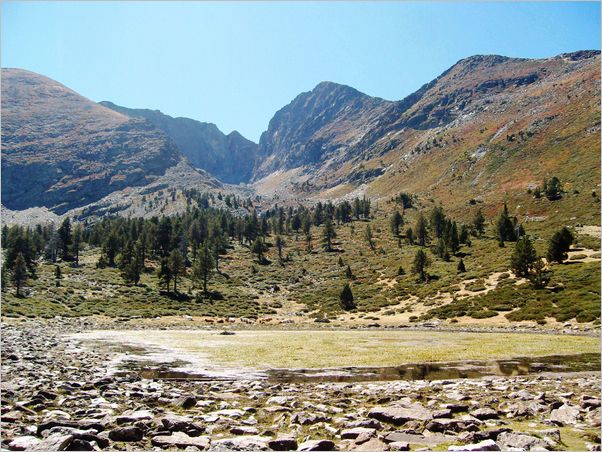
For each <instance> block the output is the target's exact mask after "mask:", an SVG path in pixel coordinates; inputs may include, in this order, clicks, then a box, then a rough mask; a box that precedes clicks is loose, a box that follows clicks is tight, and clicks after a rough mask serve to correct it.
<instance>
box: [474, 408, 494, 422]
mask: <svg viewBox="0 0 602 452" xmlns="http://www.w3.org/2000/svg"><path fill="white" fill-rule="evenodd" d="M470 414H471V415H472V416H474V417H476V418H477V419H480V420H481V421H484V420H487V419H497V418H499V414H498V412H497V411H496V410H494V409H493V408H478V409H476V410H474V411H471V412H470Z"/></svg>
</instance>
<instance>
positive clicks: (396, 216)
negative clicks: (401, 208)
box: [391, 210, 403, 238]
mask: <svg viewBox="0 0 602 452" xmlns="http://www.w3.org/2000/svg"><path fill="white" fill-rule="evenodd" d="M402 226H403V216H402V215H401V214H400V213H399V212H398V211H397V210H396V211H395V212H394V213H393V216H392V217H391V233H392V234H393V237H395V238H399V228H401V227H402Z"/></svg>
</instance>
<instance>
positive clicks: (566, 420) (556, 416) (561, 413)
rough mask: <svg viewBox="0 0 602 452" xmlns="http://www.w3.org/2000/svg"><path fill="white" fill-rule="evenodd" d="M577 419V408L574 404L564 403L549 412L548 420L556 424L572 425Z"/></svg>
mask: <svg viewBox="0 0 602 452" xmlns="http://www.w3.org/2000/svg"><path fill="white" fill-rule="evenodd" d="M578 420H579V408H577V407H575V406H571V405H567V404H564V405H562V406H561V407H560V408H557V409H555V410H552V412H551V413H550V421H552V422H553V423H555V424H558V425H574V424H576V423H577V422H578Z"/></svg>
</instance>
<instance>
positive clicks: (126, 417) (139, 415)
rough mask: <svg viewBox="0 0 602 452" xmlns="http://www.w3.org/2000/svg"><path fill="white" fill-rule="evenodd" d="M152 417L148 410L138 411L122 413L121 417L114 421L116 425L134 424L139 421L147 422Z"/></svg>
mask: <svg viewBox="0 0 602 452" xmlns="http://www.w3.org/2000/svg"><path fill="white" fill-rule="evenodd" d="M153 417H154V414H153V412H152V411H150V410H138V411H133V412H131V413H124V414H122V415H121V416H117V418H116V419H115V420H116V421H117V423H118V424H120V425H121V424H134V423H135V422H139V421H149V420H151V419H152V418H153Z"/></svg>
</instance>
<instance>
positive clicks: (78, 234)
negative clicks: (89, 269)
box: [72, 224, 82, 267]
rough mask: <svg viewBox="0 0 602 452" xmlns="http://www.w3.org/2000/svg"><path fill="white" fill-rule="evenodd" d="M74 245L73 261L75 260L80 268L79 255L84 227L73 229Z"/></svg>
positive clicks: (78, 226) (77, 226)
mask: <svg viewBox="0 0 602 452" xmlns="http://www.w3.org/2000/svg"><path fill="white" fill-rule="evenodd" d="M72 242H73V245H72V250H73V259H74V260H75V266H76V267H79V253H80V250H81V244H82V227H81V225H79V224H78V225H76V226H75V227H74V228H73V241H72Z"/></svg>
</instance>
